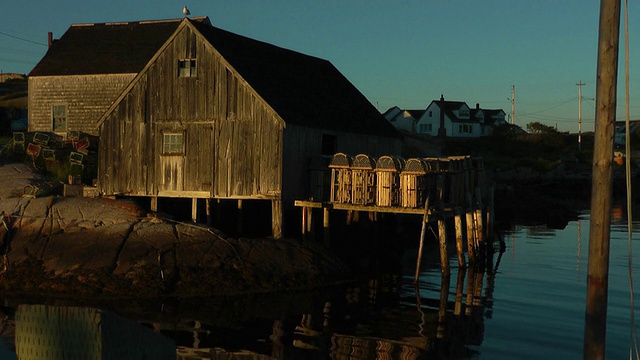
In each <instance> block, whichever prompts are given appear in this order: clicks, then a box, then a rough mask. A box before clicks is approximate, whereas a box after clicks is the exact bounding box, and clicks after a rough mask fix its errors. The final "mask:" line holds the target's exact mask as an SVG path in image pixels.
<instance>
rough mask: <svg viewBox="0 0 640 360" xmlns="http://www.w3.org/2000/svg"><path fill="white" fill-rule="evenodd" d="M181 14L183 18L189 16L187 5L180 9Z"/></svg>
mask: <svg viewBox="0 0 640 360" xmlns="http://www.w3.org/2000/svg"><path fill="white" fill-rule="evenodd" d="M182 13H183V14H184V16H189V15H191V11H189V9H187V5H185V6H184V8H182Z"/></svg>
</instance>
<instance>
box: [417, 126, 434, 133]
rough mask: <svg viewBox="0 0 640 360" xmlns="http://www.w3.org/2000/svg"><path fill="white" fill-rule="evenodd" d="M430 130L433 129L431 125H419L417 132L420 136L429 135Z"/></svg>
mask: <svg viewBox="0 0 640 360" xmlns="http://www.w3.org/2000/svg"><path fill="white" fill-rule="evenodd" d="M432 129H433V124H420V127H419V128H418V132H419V133H421V134H424V133H430V132H431V130H432Z"/></svg>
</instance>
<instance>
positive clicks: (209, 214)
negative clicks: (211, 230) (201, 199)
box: [205, 199, 211, 226]
mask: <svg viewBox="0 0 640 360" xmlns="http://www.w3.org/2000/svg"><path fill="white" fill-rule="evenodd" d="M205 206H206V212H207V226H211V199H206V204H205Z"/></svg>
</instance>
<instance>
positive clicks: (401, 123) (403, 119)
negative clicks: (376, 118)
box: [382, 106, 424, 134]
mask: <svg viewBox="0 0 640 360" xmlns="http://www.w3.org/2000/svg"><path fill="white" fill-rule="evenodd" d="M423 113H424V110H402V109H400V108H399V107H397V106H394V107H392V108H390V109H389V110H387V111H385V112H384V114H382V115H383V116H384V117H385V119H387V121H389V122H390V123H391V125H393V126H394V127H395V128H396V129H397V130H400V131H402V132H407V133H409V134H414V133H416V123H417V122H418V119H419V118H421V117H422V114H423Z"/></svg>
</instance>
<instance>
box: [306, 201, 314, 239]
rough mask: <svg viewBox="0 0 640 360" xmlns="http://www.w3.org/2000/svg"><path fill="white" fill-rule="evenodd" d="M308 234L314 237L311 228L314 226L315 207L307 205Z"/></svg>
mask: <svg viewBox="0 0 640 360" xmlns="http://www.w3.org/2000/svg"><path fill="white" fill-rule="evenodd" d="M306 209H307V224H306V226H307V236H309V237H311V238H313V233H312V232H311V228H312V226H313V208H312V207H307V208H306Z"/></svg>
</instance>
